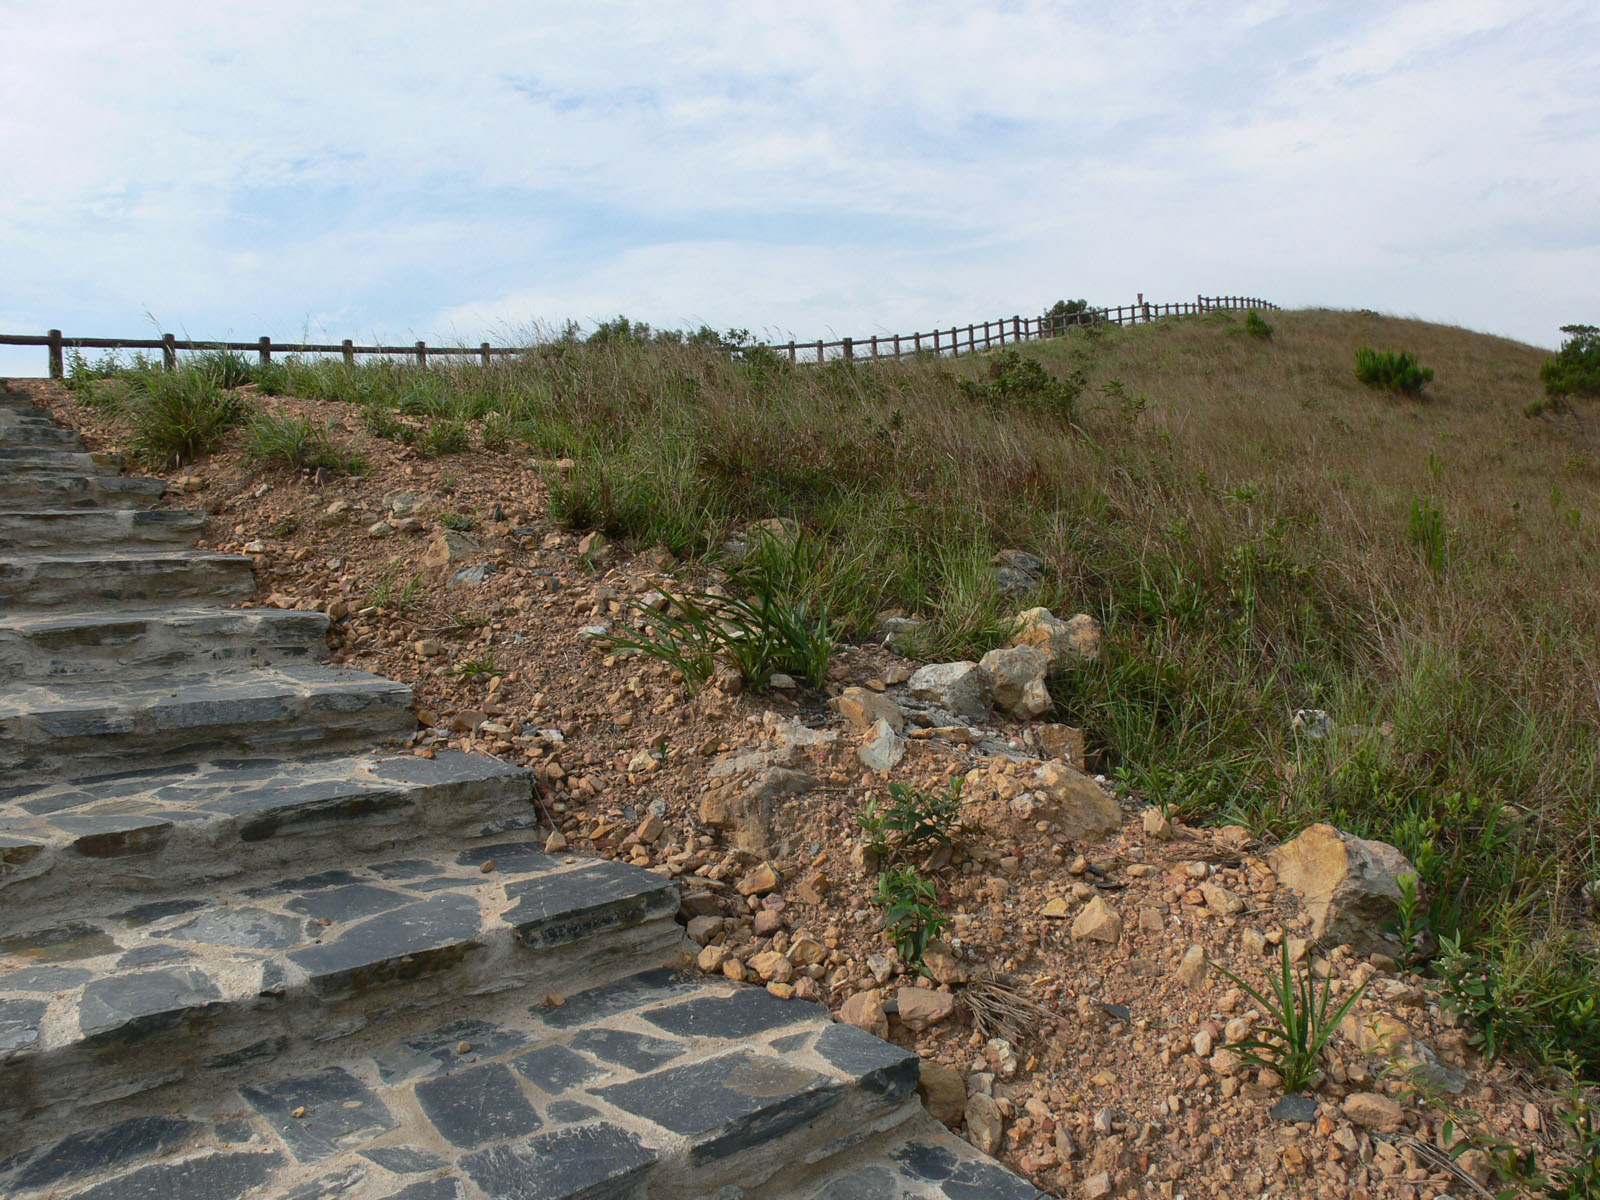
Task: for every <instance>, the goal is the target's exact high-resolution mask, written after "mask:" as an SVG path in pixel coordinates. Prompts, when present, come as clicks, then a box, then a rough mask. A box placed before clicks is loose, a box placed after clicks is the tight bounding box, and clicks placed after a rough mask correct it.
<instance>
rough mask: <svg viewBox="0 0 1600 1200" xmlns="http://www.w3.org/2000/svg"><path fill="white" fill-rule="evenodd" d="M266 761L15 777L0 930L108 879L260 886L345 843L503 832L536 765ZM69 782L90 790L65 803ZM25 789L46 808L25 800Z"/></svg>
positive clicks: (527, 791)
mask: <svg viewBox="0 0 1600 1200" xmlns="http://www.w3.org/2000/svg"><path fill="white" fill-rule="evenodd" d="M265 769H267V767H266V766H264V765H263V764H262V763H260V762H258V761H253V760H243V761H240V762H237V763H235V762H230V761H228V760H220V761H216V762H207V763H200V764H192V765H191V764H184V765H183V766H181V767H180V768H175V769H172V770H169V771H166V772H162V773H152V772H150V771H137V772H134V773H133V779H134V780H135V781H137V780H140V779H143V780H147V781H148V783H149V786H150V787H151V788H155V789H158V790H160V791H162V792H165V793H166V796H165V798H157V797H148V798H143V797H142V795H141V794H140V793H133V792H130V791H129V777H128V776H127V775H110V776H105V777H102V778H100V779H89V780H77V781H64V782H60V783H57V784H54V785H46V786H45V787H44V788H41V789H39V790H37V791H35V792H33V793H31V794H30V793H26V792H19V791H18V790H17V789H11V791H12V793H13V798H12V799H10V800H0V937H3V936H6V935H10V934H16V933H20V932H23V931H25V930H27V929H31V928H38V927H39V926H40V925H42V924H48V923H49V922H50V920H51V919H57V920H69V919H78V918H82V917H84V916H87V915H90V914H92V913H93V912H94V911H95V910H96V909H97V908H98V909H100V910H101V911H104V909H105V907H106V905H105V903H104V900H103V899H102V897H103V895H104V893H105V892H106V890H107V889H110V888H116V889H121V890H123V891H124V892H126V893H129V894H130V903H131V902H134V901H137V902H149V901H151V900H156V899H161V898H163V897H166V896H168V895H171V894H173V893H176V892H182V891H185V890H192V889H195V888H199V887H202V886H205V887H211V888H215V887H217V886H218V885H222V884H227V885H228V886H230V887H233V888H235V889H236V890H237V889H239V888H243V887H258V886H263V885H265V884H266V883H268V882H270V880H271V877H273V876H274V875H276V876H277V877H279V878H281V877H282V876H283V873H284V872H287V871H290V870H300V871H305V870H314V869H318V868H320V867H322V866H323V865H332V864H333V863H334V862H336V861H339V860H343V861H346V862H347V861H350V857H351V856H357V857H358V858H359V857H361V856H365V857H369V858H370V857H375V856H378V855H381V854H384V853H389V852H391V851H393V852H398V850H399V849H401V848H405V847H410V846H414V845H424V844H428V843H439V844H445V845H450V844H456V845H460V844H464V843H471V842H475V841H478V840H481V839H483V838H485V837H494V836H497V835H498V836H504V835H505V834H507V833H509V832H511V831H513V830H516V829H519V828H532V827H534V825H535V824H536V820H537V816H538V814H537V811H536V809H535V807H534V803H533V797H534V790H533V789H534V783H533V777H532V775H531V774H530V773H529V772H527V771H525V770H523V769H522V768H521V767H515V766H512V765H511V764H509V763H504V762H501V761H500V760H498V759H494V758H490V757H488V756H486V755H478V754H466V753H459V752H446V753H443V754H439V755H437V756H436V757H434V758H431V759H428V758H418V757H416V756H414V755H410V754H383V753H378V752H373V753H363V754H354V755H339V754H334V755H320V756H314V757H310V758H302V759H291V760H285V761H283V762H282V763H280V764H279V765H278V767H277V770H278V772H279V773H278V777H277V780H276V781H274V780H272V779H270V778H269V779H267V780H264V781H263V780H260V778H259V776H260V774H261V772H262V771H263V770H265ZM97 792H111V793H113V795H112V796H108V797H107V798H106V799H104V800H98V801H97V800H95V799H93V797H94V796H95V795H96V793H97ZM118 792H120V793H121V795H120V796H117V795H115V793H118ZM75 794H82V795H86V796H88V797H90V799H88V800H87V801H86V802H85V803H83V804H78V805H73V804H70V803H68V802H69V801H70V800H71V799H72V797H73V796H74V795H75ZM188 796H193V797H195V798H196V799H197V800H198V803H189V802H187V797H188ZM29 798H32V799H33V800H34V801H35V802H36V804H37V805H38V806H40V807H42V808H46V809H48V811H44V812H41V813H37V814H35V813H29V812H27V811H25V810H23V809H21V808H20V807H19V805H20V804H21V803H22V802H25V801H26V800H27V799H29ZM41 914H49V915H48V916H45V917H41Z"/></svg>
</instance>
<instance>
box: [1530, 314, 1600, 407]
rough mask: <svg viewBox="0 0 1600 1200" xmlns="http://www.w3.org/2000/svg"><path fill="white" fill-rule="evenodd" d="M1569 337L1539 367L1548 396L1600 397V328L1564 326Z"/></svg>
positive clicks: (1592, 326) (1563, 328)
mask: <svg viewBox="0 0 1600 1200" xmlns="http://www.w3.org/2000/svg"><path fill="white" fill-rule="evenodd" d="M1561 332H1562V333H1564V334H1566V335H1567V336H1566V338H1565V339H1564V340H1563V341H1562V343H1561V349H1560V350H1558V351H1556V352H1555V353H1554V354H1553V355H1551V356H1550V357H1549V358H1547V359H1545V360H1544V364H1543V365H1542V366H1541V367H1540V368H1539V378H1540V380H1541V381H1543V383H1544V390H1545V394H1546V395H1549V396H1600V327H1597V326H1594V325H1563V326H1562V327H1561Z"/></svg>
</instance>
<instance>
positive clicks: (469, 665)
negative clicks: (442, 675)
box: [446, 658, 496, 679]
mask: <svg viewBox="0 0 1600 1200" xmlns="http://www.w3.org/2000/svg"><path fill="white" fill-rule="evenodd" d="M495 670H496V667H495V665H494V659H492V658H464V659H462V660H461V661H460V662H458V663H457V664H456V665H455V666H453V667H451V668H450V669H449V671H447V672H446V674H448V675H454V676H456V677H457V678H459V679H480V678H486V677H488V676H490V675H493V674H494V673H495Z"/></svg>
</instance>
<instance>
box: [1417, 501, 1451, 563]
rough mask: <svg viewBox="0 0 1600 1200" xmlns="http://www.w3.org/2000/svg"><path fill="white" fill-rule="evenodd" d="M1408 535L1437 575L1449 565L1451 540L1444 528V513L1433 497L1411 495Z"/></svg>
mask: <svg viewBox="0 0 1600 1200" xmlns="http://www.w3.org/2000/svg"><path fill="white" fill-rule="evenodd" d="M1406 534H1407V536H1409V537H1410V539H1411V543H1412V545H1414V546H1416V548H1417V550H1418V552H1419V553H1420V554H1421V555H1422V561H1423V562H1424V563H1426V564H1427V566H1428V569H1429V570H1430V571H1432V572H1433V573H1434V574H1435V575H1437V574H1439V573H1441V572H1442V571H1443V570H1444V569H1445V567H1446V566H1447V565H1448V563H1449V559H1450V540H1449V534H1448V533H1447V532H1446V531H1445V527H1444V511H1443V510H1442V509H1441V508H1440V507H1439V505H1438V504H1437V503H1436V502H1435V500H1434V498H1433V497H1432V496H1419V495H1417V494H1416V493H1415V492H1413V493H1412V494H1411V507H1410V508H1409V509H1408V510H1407V512H1406Z"/></svg>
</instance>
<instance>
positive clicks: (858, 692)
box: [833, 687, 906, 733]
mask: <svg viewBox="0 0 1600 1200" xmlns="http://www.w3.org/2000/svg"><path fill="white" fill-rule="evenodd" d="M833 706H834V707H835V708H836V709H838V711H839V715H840V716H841V717H843V718H844V719H845V720H846V721H848V722H849V723H850V726H851V727H852V728H853V729H855V730H856V731H857V732H861V733H864V732H866V731H867V730H868V729H871V728H872V727H873V726H874V725H876V724H877V723H878V722H879V721H886V722H888V725H889V728H890V729H892V730H894V731H895V732H896V733H904V732H905V728H906V715H905V713H904V712H902V711H901V709H900V706H899V705H898V704H896V703H895V702H894V701H893V700H891V699H889V697H887V696H885V695H882V694H881V693H879V692H874V691H872V690H871V689H870V688H860V687H849V688H845V690H844V691H843V692H842V693H841V694H840V695H839V696H838V697H837V698H835V699H834V701H833Z"/></svg>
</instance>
